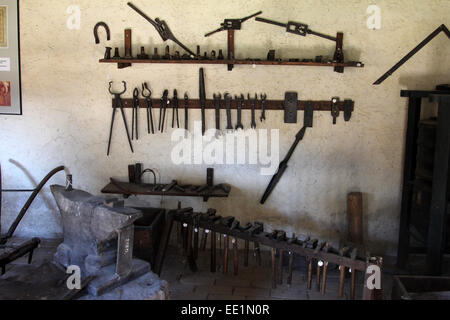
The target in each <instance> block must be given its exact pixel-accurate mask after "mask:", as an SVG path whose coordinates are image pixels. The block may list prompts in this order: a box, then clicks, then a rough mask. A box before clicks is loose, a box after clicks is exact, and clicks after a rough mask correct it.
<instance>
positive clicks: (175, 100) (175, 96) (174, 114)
mask: <svg viewBox="0 0 450 320" xmlns="http://www.w3.org/2000/svg"><path fill="white" fill-rule="evenodd" d="M172 101H173V110H172V128H175V118H176V119H177V128H180V118H179V113H178V92H177V90H174V91H173V99H172Z"/></svg>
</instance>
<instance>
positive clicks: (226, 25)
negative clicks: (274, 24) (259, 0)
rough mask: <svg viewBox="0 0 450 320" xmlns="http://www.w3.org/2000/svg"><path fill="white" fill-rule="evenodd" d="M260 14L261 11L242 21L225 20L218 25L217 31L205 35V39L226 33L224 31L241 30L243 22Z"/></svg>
mask: <svg viewBox="0 0 450 320" xmlns="http://www.w3.org/2000/svg"><path fill="white" fill-rule="evenodd" d="M260 14H262V11H259V12H257V13H255V14H252V15H251V16H248V17H246V18H242V19H225V21H224V22H223V23H221V24H220V28H219V29H217V30H215V31H212V32H210V33H207V34H205V37H209V36H212V35H213V34H215V33H218V32H222V31H226V30H241V28H242V24H243V23H244V22H245V21H247V20H250V19H251V18H254V17H256V16H259V15H260Z"/></svg>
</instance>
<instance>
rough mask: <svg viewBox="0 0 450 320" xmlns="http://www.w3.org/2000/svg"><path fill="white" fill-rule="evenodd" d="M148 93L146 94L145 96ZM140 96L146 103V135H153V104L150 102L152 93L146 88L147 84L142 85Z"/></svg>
mask: <svg viewBox="0 0 450 320" xmlns="http://www.w3.org/2000/svg"><path fill="white" fill-rule="evenodd" d="M147 92H148V94H147ZM142 96H143V97H144V98H145V101H146V103H147V130H148V133H149V134H150V133H152V134H155V128H154V126H153V110H152V109H153V102H152V91H151V90H150V89H149V88H148V85H147V83H144V84H142Z"/></svg>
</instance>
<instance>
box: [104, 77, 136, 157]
mask: <svg viewBox="0 0 450 320" xmlns="http://www.w3.org/2000/svg"><path fill="white" fill-rule="evenodd" d="M122 83H123V86H124V89H123V91H122V92H120V93H115V92H113V91H112V84H113V82H112V81H111V82H110V83H109V93H111V94H112V95H113V96H114V106H113V114H112V120H111V129H110V132H109V141H108V156H109V155H110V151H111V142H112V134H113V128H114V120H115V119H116V111H117V108H120V112H121V113H122V119H123V123H124V124H125V130H126V132H127V138H128V143H129V144H130V148H131V152H133V153H134V150H133V144H132V142H131V138H130V132H129V130H128V124H127V118H126V116H125V111H124V109H123V101H122V98H121V95H122V94H124V93H125V92H126V91H127V83H126V82H125V81H122Z"/></svg>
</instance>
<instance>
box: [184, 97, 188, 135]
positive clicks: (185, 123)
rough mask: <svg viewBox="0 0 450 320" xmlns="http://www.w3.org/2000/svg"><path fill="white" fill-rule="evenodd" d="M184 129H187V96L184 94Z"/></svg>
mask: <svg viewBox="0 0 450 320" xmlns="http://www.w3.org/2000/svg"><path fill="white" fill-rule="evenodd" d="M184 129H185V130H186V131H189V96H188V94H187V93H185V94H184Z"/></svg>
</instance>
